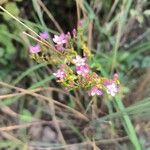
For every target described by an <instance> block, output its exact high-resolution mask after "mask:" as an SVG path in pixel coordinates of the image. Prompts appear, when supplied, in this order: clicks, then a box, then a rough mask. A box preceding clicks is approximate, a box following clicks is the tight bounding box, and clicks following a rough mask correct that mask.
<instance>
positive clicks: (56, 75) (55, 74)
mask: <svg viewBox="0 0 150 150" xmlns="http://www.w3.org/2000/svg"><path fill="white" fill-rule="evenodd" d="M53 75H54V76H55V77H57V78H59V79H64V77H65V72H64V71H63V70H62V69H59V70H57V72H56V73H53Z"/></svg>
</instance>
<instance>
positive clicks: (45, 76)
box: [0, 0, 150, 150]
mask: <svg viewBox="0 0 150 150" xmlns="http://www.w3.org/2000/svg"><path fill="white" fill-rule="evenodd" d="M101 3H102V6H103V7H102V9H103V11H104V12H105V9H106V10H107V9H108V8H109V9H110V8H111V2H110V1H109V2H108V3H107V2H106V1H102V2H101ZM106 3H107V4H106ZM32 4H33V8H34V11H35V14H34V16H36V18H34V19H35V20H37V22H36V23H33V22H31V21H29V20H26V19H23V18H19V20H18V19H17V18H15V17H14V16H12V15H11V14H9V12H7V13H8V14H9V15H11V17H13V18H14V19H15V20H16V21H18V22H19V23H21V25H23V26H24V27H25V28H24V30H26V29H27V30H29V31H31V32H32V33H34V31H49V32H50V33H52V34H56V33H58V32H57V31H54V30H53V29H49V28H48V27H47V25H46V23H45V20H44V17H43V11H42V9H41V7H40V6H39V4H38V3H37V1H36V0H32ZM98 5H100V3H97V6H98ZM0 8H1V9H3V8H2V7H1V6H0ZM82 9H83V11H84V13H85V14H84V15H86V18H85V20H86V21H85V26H86V27H87V26H88V23H89V22H90V21H91V22H93V25H94V29H93V33H97V34H98V35H97V39H98V40H95V41H94V40H93V42H95V43H94V44H95V45H96V46H95V48H93V49H92V51H93V53H94V54H95V56H94V57H93V59H92V60H91V62H90V63H91V66H92V67H93V68H96V70H97V71H99V72H100V73H101V75H102V76H106V77H109V76H111V75H112V73H113V70H114V69H117V70H118V72H119V74H121V77H120V80H121V87H122V88H128V89H129V90H130V88H131V87H130V85H131V84H130V82H132V81H133V80H135V79H134V78H132V74H130V71H131V73H132V69H133V66H132V65H133V64H134V63H135V62H136V61H138V59H137V58H138V57H139V56H140V57H142V61H143V62H144V59H145V58H144V57H145V54H149V49H150V41H149V39H148V38H147V37H148V36H149V29H147V30H146V31H145V37H144V38H146V40H143V41H142V40H141V41H140V42H139V43H135V44H134V45H132V47H131V46H130V44H129V45H128V46H129V47H128V49H125V47H120V41H121V38H122V35H123V34H124V33H123V30H124V27H126V25H127V23H128V20H129V19H130V11H131V9H135V8H134V3H133V1H132V0H128V1H126V0H123V1H121V2H117V5H116V10H114V14H113V15H112V17H111V18H110V19H109V21H108V22H106V20H105V19H104V18H102V17H99V16H98V15H97V14H96V13H95V12H94V9H93V8H92V5H90V4H89V3H87V1H86V0H83V3H82ZM3 10H4V9H3ZM55 11H57V10H55ZM105 13H106V12H105ZM0 14H2V15H4V12H0ZM104 16H107V14H104ZM5 23H6V22H5ZM13 23H14V22H13ZM6 24H7V23H6ZM14 24H18V23H17V22H16V23H14ZM19 25H20V24H19ZM32 29H34V30H32ZM35 29H36V30H35ZM24 30H23V29H22V30H21V31H20V32H23V31H24ZM114 30H115V33H114ZM0 34H1V35H3V36H7V37H8V38H9V39H10V40H12V39H13V40H15V41H16V42H18V43H20V44H21V45H24V46H23V47H22V50H23V51H25V50H26V45H25V43H24V42H23V41H22V39H20V38H18V37H17V35H16V34H12V33H10V32H8V31H7V30H6V31H2V30H0ZM35 34H36V33H35ZM99 39H100V41H99ZM147 39H148V40H147ZM133 41H134V40H133ZM135 41H136V39H135ZM131 43H132V42H131ZM127 44H128V43H127ZM28 60H29V59H28ZM138 63H139V65H138V66H136V67H138V69H139V70H140V69H142V68H141V64H142V62H139V61H138ZM32 64H33V63H29V68H28V69H26V70H25V71H20V70H19V71H18V70H16V71H15V73H16V74H17V78H16V79H13V77H12V76H11V75H9V74H8V75H7V77H8V79H9V81H7V80H5V82H8V83H10V84H11V85H14V86H21V87H22V86H23V88H25V89H26V88H27V87H26V86H25V84H24V81H25V80H27V79H30V80H31V83H30V87H28V90H31V89H32V90H33V89H36V88H39V87H47V86H49V84H51V83H52V80H53V76H52V75H51V74H49V73H47V72H46V70H44V68H45V67H46V66H47V64H36V65H32ZM14 65H15V64H14ZM147 68H148V67H147ZM22 70H24V69H22ZM13 71H14V70H10V72H13ZM127 73H129V74H128V75H129V76H130V77H128V78H127V80H126V79H125V76H126V75H127ZM9 90H10V89H9ZM10 91H11V90H10ZM43 94H45V95H44V96H46V97H49V98H51V95H50V94H51V93H46V92H43ZM71 94H72V93H70V95H71ZM74 95H75V96H74V97H75V98H76V99H78V100H79V102H80V101H81V102H80V103H82V100H80V96H81V95H82V97H84V99H86V100H87V101H86V104H89V102H90V99H89V98H87V95H85V93H84V92H83V91H82V90H79V91H75V92H74ZM124 95H125V90H124V89H123V91H121V92H120V95H119V96H116V97H115V98H114V99H109V97H105V96H104V100H101V101H105V102H104V103H106V106H107V108H108V113H105V115H104V116H102V117H100V118H99V117H97V118H92V117H93V116H92V115H93V114H94V112H92V111H91V110H92V107H93V104H92V103H91V105H90V106H89V107H88V111H87V112H86V113H88V116H87V117H89V119H90V121H89V122H88V123H86V125H85V127H84V129H82V130H84V131H86V129H89V127H91V128H95V129H93V130H97V131H99V130H101V129H100V125H101V124H103V123H104V122H107V121H111V122H112V126H111V131H112V132H113V133H114V134H115V135H117V134H118V133H117V129H116V127H115V125H116V124H115V120H118V121H119V122H120V124H121V125H122V126H123V127H124V129H122V130H123V131H124V134H125V135H127V136H128V138H129V139H130V141H131V144H132V146H131V147H132V148H133V149H135V150H142V149H144V145H142V144H141V140H140V138H138V136H137V133H136V130H135V122H134V121H135V118H136V117H138V118H141V117H142V118H143V119H144V118H145V119H147V120H148V116H149V114H150V109H149V107H150V101H149V100H150V98H149V97H146V98H144V99H141V100H140V101H138V102H135V103H134V104H132V105H130V106H128V107H125V106H124V102H123V96H124ZM71 96H72V95H71ZM71 96H70V97H69V102H66V104H68V107H70V108H72V109H76V108H77V104H76V102H73V99H72V97H71ZM39 99H40V98H39ZM98 100H99V99H98V98H96V100H95V101H98ZM27 101H28V102H27ZM35 101H37V100H36V98H33V97H32V98H31V97H29V96H15V97H13V98H7V99H4V100H2V101H0V108H2V107H5V106H6V107H11V106H12V105H13V104H18V105H19V110H18V111H17V113H18V114H19V118H18V120H19V121H18V122H19V123H20V124H22V123H31V122H32V121H33V120H34V118H38V119H41V116H42V114H43V113H46V114H48V115H49V116H50V118H53V117H54V118H55V117H56V118H55V119H58V120H62V121H63V122H64V123H65V124H67V125H68V128H69V129H70V130H71V132H73V133H75V134H76V136H77V139H79V140H80V142H81V143H84V142H85V141H87V140H89V141H92V140H93V139H94V138H95V135H87V134H85V133H83V132H81V129H80V128H79V127H78V126H76V123H78V122H79V123H80V122H81V120H76V119H75V120H73V119H71V116H72V115H70V113H69V112H65V111H64V110H63V109H62V110H61V109H60V108H58V107H57V108H53V107H52V105H50V104H49V103H48V104H46V103H45V102H44V101H43V103H42V102H40V101H38V102H37V103H36V104H35ZM26 103H31V105H32V106H34V107H35V106H36V107H35V111H34V113H32V112H31V111H30V108H26V106H25V105H26ZM47 105H48V107H49V106H50V107H49V110H46V109H45V108H46V107H47ZM54 107H55V106H54ZM83 108H84V107H83ZM85 108H87V107H85ZM51 109H52V110H53V109H54V112H53V113H54V114H55V115H51V113H50V111H51ZM55 109H57V111H58V112H59V113H60V112H61V115H60V114H59V113H58V114H57V113H55V111H56V110H55ZM98 109H100V108H98ZM77 110H78V111H79V112H81V113H83V114H84V112H83V111H82V110H80V109H79V108H77ZM90 111H91V113H89V112H90ZM67 113H68V114H67ZM75 117H76V116H75ZM91 118H92V119H91ZM95 124H96V125H95ZM3 126H5V124H3ZM105 132H107V131H105ZM8 134H9V133H8ZM97 134H99V135H100V140H101V139H103V132H101V131H99V132H98V133H97ZM10 135H11V134H10ZM10 135H9V136H10ZM13 135H15V134H13ZM5 136H6V135H5ZM7 136H8V135H7ZM17 136H19V137H20V140H18V139H17V138H14V139H13V138H12V137H11V140H10V141H9V140H7V141H3V140H2V141H0V148H3V147H11V148H12V149H13V148H22V147H23V148H22V149H24V150H26V149H27V143H28V142H30V141H29V137H28V135H27V133H26V129H24V128H23V129H18V132H17ZM95 140H97V139H95ZM109 140H111V138H110V139H108V141H109ZM12 143H15V144H14V145H13V146H12ZM33 144H36V145H37V146H42V145H43V146H47V147H55V148H60V147H63V146H64V143H59V144H53V143H46V142H45V143H44V142H43V143H42V142H34V143H33ZM117 144H118V147H119V145H120V144H119V142H117ZM125 144H126V143H125ZM125 147H127V148H130V146H129V147H128V144H126V145H125ZM118 149H119V148H118Z"/></svg>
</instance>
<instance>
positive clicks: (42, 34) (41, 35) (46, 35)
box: [40, 32, 49, 40]
mask: <svg viewBox="0 0 150 150" xmlns="http://www.w3.org/2000/svg"><path fill="white" fill-rule="evenodd" d="M40 37H41V39H45V40H46V39H48V38H49V34H48V32H41V33H40Z"/></svg>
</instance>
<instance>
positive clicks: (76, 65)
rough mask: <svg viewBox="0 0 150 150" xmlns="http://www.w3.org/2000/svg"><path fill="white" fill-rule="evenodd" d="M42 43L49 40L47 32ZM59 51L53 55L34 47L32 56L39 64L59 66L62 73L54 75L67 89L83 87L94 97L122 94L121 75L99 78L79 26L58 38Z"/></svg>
mask: <svg viewBox="0 0 150 150" xmlns="http://www.w3.org/2000/svg"><path fill="white" fill-rule="evenodd" d="M39 37H40V38H41V40H47V39H48V38H49V35H48V33H47V32H43V33H40V35H39ZM52 40H53V42H54V47H55V52H50V51H48V50H47V48H46V47H45V46H43V45H42V44H40V45H39V44H37V45H35V46H30V48H29V52H30V54H31V57H32V58H33V59H35V60H36V61H38V62H43V61H44V62H47V63H50V64H57V66H58V70H57V71H56V72H55V73H53V75H54V76H55V77H56V78H57V82H59V83H60V84H61V85H62V86H63V87H65V89H67V90H74V89H77V88H79V87H81V88H84V89H86V90H87V91H88V94H89V95H90V96H94V95H99V96H100V95H102V94H103V93H104V92H106V93H107V94H110V95H111V96H115V94H116V93H117V92H118V85H119V80H118V74H114V76H113V79H107V78H105V77H101V76H99V75H98V74H97V73H96V72H94V71H92V68H91V67H90V65H89V61H90V59H91V57H92V54H91V51H90V49H89V48H88V46H87V41H86V39H85V38H84V32H83V30H82V28H81V26H79V27H78V28H77V30H76V29H73V30H72V32H71V33H70V32H68V33H67V34H65V33H61V34H60V35H54V38H53V39H52Z"/></svg>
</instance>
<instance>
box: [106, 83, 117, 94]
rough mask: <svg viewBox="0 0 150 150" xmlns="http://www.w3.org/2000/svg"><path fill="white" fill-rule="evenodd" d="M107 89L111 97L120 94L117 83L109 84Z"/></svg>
mask: <svg viewBox="0 0 150 150" xmlns="http://www.w3.org/2000/svg"><path fill="white" fill-rule="evenodd" d="M106 87H107V90H106V91H107V93H108V94H110V95H111V96H115V95H116V93H117V92H118V87H117V85H116V84H115V83H112V84H109V85H107V86H106Z"/></svg>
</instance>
